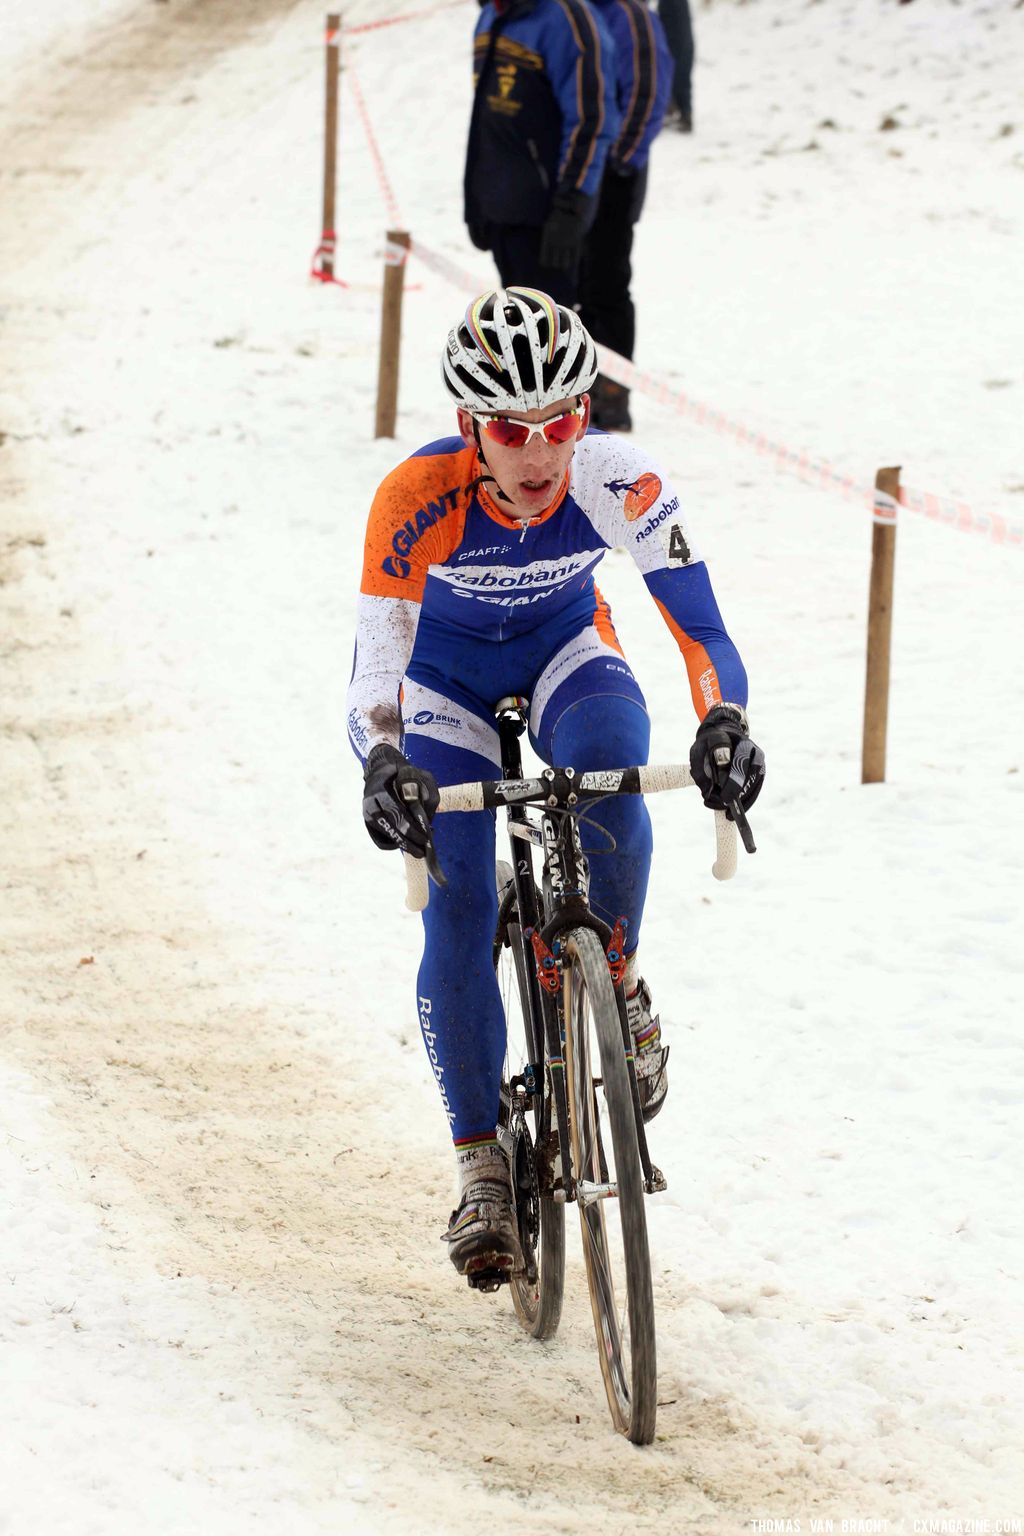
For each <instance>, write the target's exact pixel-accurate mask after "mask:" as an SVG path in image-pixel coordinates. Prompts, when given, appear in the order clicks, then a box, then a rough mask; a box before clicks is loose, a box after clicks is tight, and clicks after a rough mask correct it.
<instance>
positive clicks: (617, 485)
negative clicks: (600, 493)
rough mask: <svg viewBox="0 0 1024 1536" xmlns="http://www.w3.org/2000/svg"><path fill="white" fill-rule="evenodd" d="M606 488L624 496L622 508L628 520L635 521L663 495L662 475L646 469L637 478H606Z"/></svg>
mask: <svg viewBox="0 0 1024 1536" xmlns="http://www.w3.org/2000/svg"><path fill="white" fill-rule="evenodd" d="M604 488H605V490H606V491H612V492H613V493H614V495H616V496H621V497H622V499H623V500H622V510H623V512H624V513H625V514H626V517H627V519H628V521H629V522H631V523H635V522H636V520H637V518H638V517H643V515H644V513H645V512H649V511H650V510H651V508H652V507H653V506H654V503H655V502H656V501H657V500H658V499H659V497H660V496H661V477H660V476H659V475H656V474H655V473H654V471H653V470H651V469H645V470H644V472H643V474H642V475H637V477H636V479H635V480H606V481H605V487H604Z"/></svg>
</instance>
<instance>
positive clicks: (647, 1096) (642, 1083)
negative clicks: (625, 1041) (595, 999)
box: [626, 977, 668, 1120]
mask: <svg viewBox="0 0 1024 1536" xmlns="http://www.w3.org/2000/svg"><path fill="white" fill-rule="evenodd" d="M626 1021H627V1023H628V1024H629V1032H630V1034H631V1035H632V1037H633V1061H634V1063H635V1066H636V1085H637V1088H638V1089H639V1090H640V1109H641V1112H642V1114H643V1117H644V1119H645V1120H653V1119H654V1117H655V1115H656V1114H657V1113H658V1111H659V1110H660V1109H661V1106H662V1105H663V1104H664V1102H665V1097H666V1095H667V1093H668V1046H667V1045H662V1043H661V1020H660V1019H659V1017H658V1015H657V1014H654V1015H653V1017H652V1015H651V994H650V990H649V988H648V986H647V983H646V981H644V980H643V978H642V977H641V979H640V981H639V983H638V985H637V989H636V991H635V992H634V993H633V996H632V997H627V998H626Z"/></svg>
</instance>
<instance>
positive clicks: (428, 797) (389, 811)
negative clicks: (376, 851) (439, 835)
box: [363, 742, 440, 859]
mask: <svg viewBox="0 0 1024 1536" xmlns="http://www.w3.org/2000/svg"><path fill="white" fill-rule="evenodd" d="M363 783H364V786H365V787H364V790H363V820H364V821H365V822H366V830H367V832H369V834H370V836H371V837H372V838H373V841H374V842H375V843H376V844H377V847H378V848H401V850H402V852H403V853H411V854H412V856H413V858H415V859H422V858H425V857H426V853H427V848H428V847H429V844H430V818H431V817H432V816H433V814H434V812H435V811H436V810H437V806H438V801H439V798H440V797H439V795H438V791H437V780H436V779H435V778H434V775H433V774H432V773H428V772H427V770H426V769H425V768H416V767H414V766H413V764H412V763H410V762H409V760H408V758H406V757H403V756H402V754H401V752H399V750H398V748H397V747H392V746H390V745H389V744H388V743H387V742H380V743H379V744H378V745H377V746H376V747H374V748H373V749H372V751H371V752H370V754H369V756H368V757H367V759H366V767H365V769H364V770H363Z"/></svg>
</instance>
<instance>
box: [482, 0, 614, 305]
mask: <svg viewBox="0 0 1024 1536" xmlns="http://www.w3.org/2000/svg"><path fill="white" fill-rule="evenodd" d="M473 52H474V59H473V67H474V78H475V89H474V95H473V110H472V114H471V117H470V125H469V143H468V146H467V151H466V172H465V184H464V191H465V217H466V224H467V226H468V228H469V234H470V238H471V239H472V241H473V243H474V245H476V246H477V247H478V248H479V249H480V250H489V251H491V252H492V253H493V256H494V260H495V263H496V265H497V268H498V271H499V273H500V274H501V280H502V283H503V284H505V285H507V284H509V283H519V284H523V285H525V286H526V287H531V288H539V289H541V290H543V291H544V292H547V293H549V294H551V295H552V297H553V298H555V300H556V301H557V302H558V303H561V304H569V305H573V304H575V303H576V300H577V297H578V295H577V286H578V280H579V263H580V257H581V254H582V250H583V242H584V237H585V233H586V230H587V227H588V225H589V224H590V223H591V221H592V220H593V218H594V215H595V212H596V210H597V201H598V193H599V190H600V186H601V176H602V173H603V171H604V166H605V160H606V159H607V155H608V151H609V149H610V147H611V145H612V144H613V143H614V142H615V140H616V138H617V136H618V132H619V110H618V105H617V100H618V98H617V94H616V76H615V67H614V61H613V44H612V41H611V37H610V35H609V33H608V31H607V29H606V27H605V23H604V20H603V17H602V15H601V14H600V7H596V8H595V7H594V6H591V5H589V4H588V3H587V0H486V3H485V4H483V5H482V8H481V12H480V18H479V21H478V22H477V28H476V36H475V38H474V45H473Z"/></svg>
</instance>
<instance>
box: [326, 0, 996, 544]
mask: <svg viewBox="0 0 1024 1536" xmlns="http://www.w3.org/2000/svg"><path fill="white" fill-rule="evenodd" d="M463 3H464V0H447V3H446V4H444V5H436V6H432V7H430V8H429V9H428V10H423V11H410V12H407V14H406V15H405V16H393V17H388V18H385V19H384V20H381V21H372V22H365V23H364V24H363V25H362V26H360V27H349V28H346V31H347V32H348V33H350V34H351V33H354V32H368V31H374V30H376V29H377V28H379V27H383V26H391V25H393V24H395V23H397V22H400V21H411V20H413V19H414V18H416V17H419V16H428V15H432V14H434V13H435V12H436V11H443V10H449V9H451V7H452V6H453V5H456V4H458V5H461V4H463ZM346 72H347V74H348V77H349V80H350V82H351V85H352V91H353V95H354V96H355V99H356V106H357V108H358V111H359V116H360V118H361V120H362V124H363V129H364V131H365V133H366V142H367V144H368V146H369V149H370V156H371V158H372V160H373V165H374V169H375V170H376V172H377V179H378V181H379V183H380V188H381V192H382V194H383V197H384V202H385V204H386V206H387V210H388V214H389V216H390V219H391V223H392V225H393V227H394V228H397V229H400V228H401V227H402V216H401V214H400V212H399V209H398V201H397V199H396V197H395V194H394V189H393V188H392V186H391V182H390V180H389V178H388V173H387V169H386V167H385V165H384V158H383V156H382V155H381V152H380V146H379V144H378V143H377V135H376V133H375V132H374V128H373V123H372V122H371V120H370V114H369V111H368V109H367V105H366V99H365V97H364V95H363V90H362V86H361V85H360V83H359V77H358V75H357V73H356V72H355V70H354V69H353V67H352V65H351V63H350V64H349V66H348V70H347V71H346ZM409 248H410V250H411V251H412V253H413V254H414V255H415V256H416V257H417V258H418V260H420V261H422V262H423V264H424V266H426V267H429V268H430V269H431V270H432V271H434V272H436V273H437V274H438V276H439V277H443V278H444V279H445V281H446V282H449V283H451V284H452V285H453V286H454V287H457V288H461V289H462V290H463V291H464V292H466V293H471V294H478V293H484V292H486V290H487V289H488V288H490V287H493V286H494V281H493V279H491V280H489V281H484V280H481V279H480V278H479V277H477V276H476V274H474V273H472V272H470V271H469V270H468V268H466V267H463V266H460V265H459V263H458V262H455V261H452V260H451V259H450V258H449V257H447V256H444V255H442V254H441V253H440V252H439V251H433V250H431V249H430V247H429V246H425V245H423V243H422V242H421V241H419V240H411V241H410V244H409ZM385 259H386V260H388V261H390V260H391V259H392V258H391V256H390V254H388V255H387V256H386V258H385ZM402 259H403V260H404V254H403V257H402ZM597 354H598V362H599V363H600V367H601V372H602V373H604V374H606V375H607V377H608V378H610V379H614V380H615V381H616V383H618V384H624V385H625V386H626V387H627V388H629V389H635V390H638V391H639V392H640V393H641V394H645V395H650V396H651V397H652V399H654V400H657V401H658V402H659V404H661V405H665V406H667V407H668V408H669V409H670V410H672V411H674V412H675V413H676V415H678V416H687V417H689V418H690V420H691V421H694V422H695V423H696V424H697V425H698V426H701V427H708V428H710V429H711V430H712V431H713V432H717V433H719V434H720V435H722V436H726V437H732V438H735V440H736V442H738V443H740V444H741V445H742V446H743V447H745V448H752V449H753V450H754V451H755V453H759V454H762V455H764V456H766V457H767V458H769V459H770V460H771V461H772V467H773V468H774V469H776V470H781V471H785V472H786V473H788V474H793V475H796V476H798V477H799V479H801V480H804V481H806V482H808V483H809V484H811V485H820V486H823V487H827V488H829V489H832V490H835V491H838V492H839V493H840V494H841V495H842V496H843V497H844V498H845V499H846V500H848V501H849V500H853V501H859V502H860V503H861V504H862V505H865V504H866V505H867V506H868V507H870V508H871V509H872V515H873V517H875V518H876V519H880V518H882V517H884V519H885V521H892V520H893V519H894V518H895V516H896V504H895V502H893V499H892V497H886V498H885V500H886V503H891V505H885V506H883V505H881V504H880V502H879V500H878V495H879V494H880V493H876V490H875V487H874V486H873V485H870V484H868V483H867V482H866V481H862V480H857V479H855V478H854V477H853V476H852V475H849V474H844V473H843V471H842V470H840V469H838V468H837V467H836V466H835V465H834V464H830V463H829V462H828V461H827V460H825V459H818V458H815V457H813V456H812V455H811V454H809V453H808V452H807V451H806V449H804V450H802V451H798V450H797V449H795V448H789V447H787V446H786V444H785V443H776V442H773V441H772V440H771V439H770V438H768V437H766V436H765V435H764V433H763V432H755V431H754V430H753V429H752V428H750V427H747V426H745V425H744V424H743V422H741V421H735V420H733V419H732V418H731V417H729V416H726V415H725V413H724V412H723V411H717V410H714V409H713V408H712V407H710V406H707V405H704V404H703V403H702V402H701V401H699V400H694V399H692V398H691V396H689V395H688V394H687V393H686V391H685V390H682V389H676V388H674V387H673V385H672V384H671V383H670V382H669V381H668V380H667V379H664V378H660V377H659V376H658V375H657V374H654V373H648V372H646V371H645V370H644V369H641V368H637V366H636V364H635V363H632V362H630V361H629V359H628V358H625V357H620V356H619V354H618V353H617V352H612V351H611V350H610V349H609V348H608V347H602V346H599V347H598V349H597ZM881 494H884V493H881ZM899 503H900V505H901V506H904V507H906V508H907V509H908V510H909V511H911V512H918V513H921V514H922V515H923V516H925V517H928V518H930V519H932V521H934V522H939V523H945V524H947V525H948V526H949V527H953V528H959V529H960V530H961V531H962V532H965V533H979V534H981V535H982V536H983V537H985V538H989V539H991V540H992V542H993V543H995V544H1008V545H1012V546H1015V547H1016V548H1018V549H1019V548H1021V547H1024V524H1021V523H1019V522H1010V521H1009V519H1008V518H1005V517H1002V516H1000V515H999V514H998V513H987V512H976V511H975V510H974V508H973V507H970V506H969V505H968V504H967V503H966V502H964V501H958V500H956V499H955V498H954V497H952V496H937V495H935V494H934V492H931V491H917V490H914V489H912V488H911V487H910V486H901V487H900V494H899Z"/></svg>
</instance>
